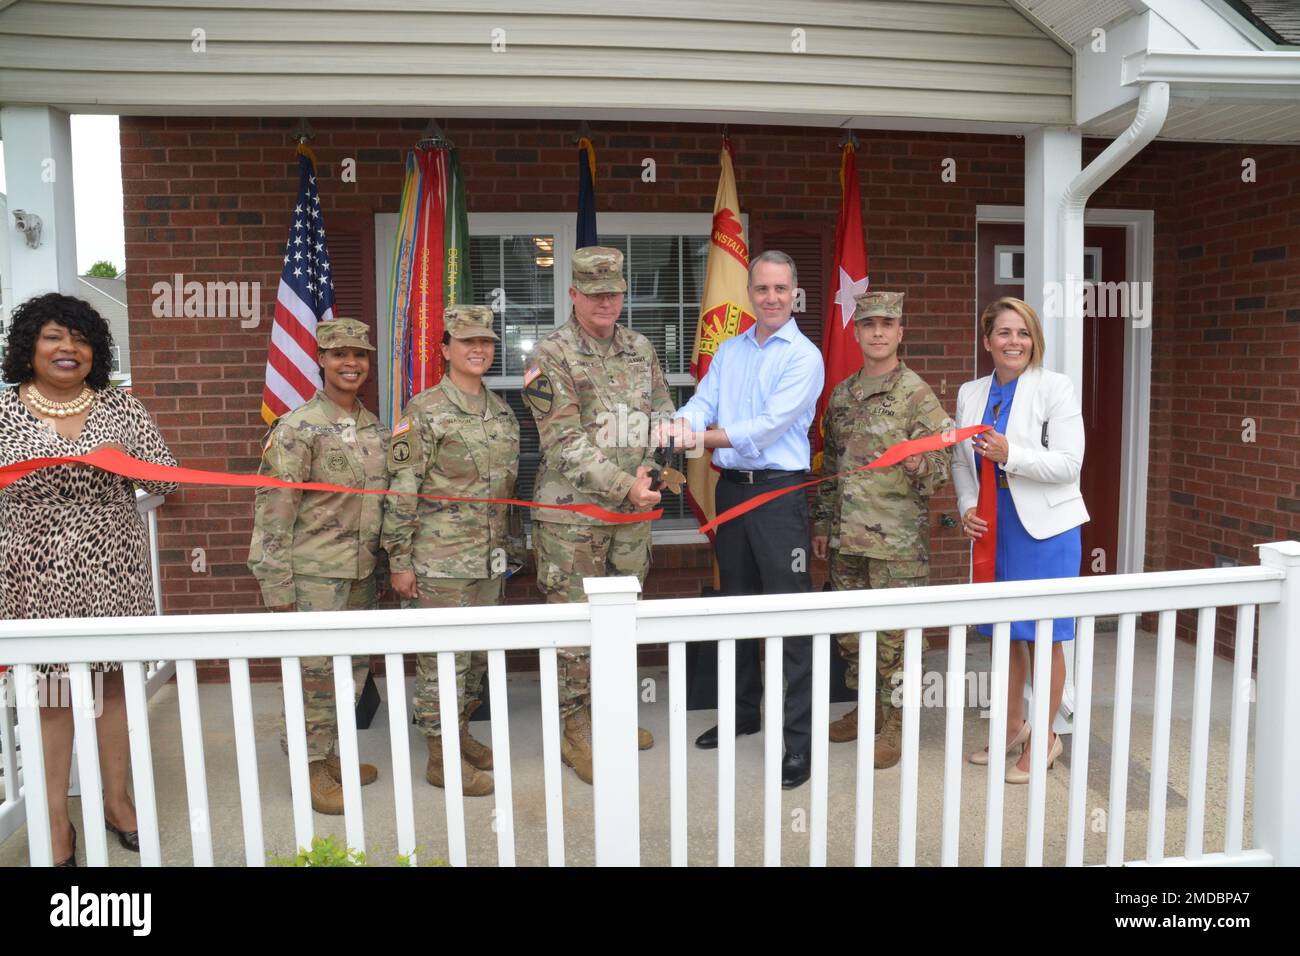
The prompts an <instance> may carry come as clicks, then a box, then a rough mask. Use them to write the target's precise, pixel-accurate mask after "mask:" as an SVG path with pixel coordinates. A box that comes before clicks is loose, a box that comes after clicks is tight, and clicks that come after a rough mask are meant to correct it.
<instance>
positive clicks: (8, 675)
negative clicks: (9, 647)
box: [0, 671, 19, 803]
mask: <svg viewBox="0 0 1300 956" xmlns="http://www.w3.org/2000/svg"><path fill="white" fill-rule="evenodd" d="M14 700H15V695H14V675H13V672H12V671H4V672H0V774H3V775H4V790H3V791H0V792H2V793H3V794H4V799H5V802H6V803H17V802H18V799H19V796H18V791H19V786H18V747H17V743H18V741H17V739H16V737H15V735H14V721H13V717H11V716H10V714H9V709H10V708H11V707H13V705H14Z"/></svg>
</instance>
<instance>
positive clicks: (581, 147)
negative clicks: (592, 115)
mask: <svg viewBox="0 0 1300 956" xmlns="http://www.w3.org/2000/svg"><path fill="white" fill-rule="evenodd" d="M594 245H598V243H597V241H596V147H595V146H593V145H591V140H589V139H588V138H587V137H585V136H583V137H582V138H581V139H579V140H578V242H577V245H575V246H574V248H575V249H585V248H586V247H587V246H594Z"/></svg>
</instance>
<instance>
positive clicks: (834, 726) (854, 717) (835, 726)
mask: <svg viewBox="0 0 1300 956" xmlns="http://www.w3.org/2000/svg"><path fill="white" fill-rule="evenodd" d="M857 739H858V709H857V708H856V707H854V708H853V709H852V710H851V711H849V712H848V713H847V714H845V715H844V716H843V717H841V718H840V719H839V720H833V721H831V743H833V744H845V743H848V742H849V741H850V740H857Z"/></svg>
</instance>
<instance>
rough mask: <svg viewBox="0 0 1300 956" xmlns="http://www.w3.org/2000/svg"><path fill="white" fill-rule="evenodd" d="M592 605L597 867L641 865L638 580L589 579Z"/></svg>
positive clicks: (592, 696) (587, 583)
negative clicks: (637, 634)
mask: <svg viewBox="0 0 1300 956" xmlns="http://www.w3.org/2000/svg"><path fill="white" fill-rule="evenodd" d="M582 586H583V588H584V590H586V592H587V601H588V603H589V604H590V605H591V753H592V776H593V778H594V786H595V794H594V797H595V810H596V865H597V866H639V865H640V863H641V800H640V782H639V777H638V773H637V722H636V712H637V702H638V701H639V700H640V694H639V692H638V691H639V687H638V684H637V673H636V648H637V643H636V602H637V595H638V594H639V593H640V592H641V585H640V583H639V582H638V581H637V579H636V578H633V577H620V578H586V579H585V580H584V581H583V582H582Z"/></svg>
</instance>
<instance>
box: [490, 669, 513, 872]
mask: <svg viewBox="0 0 1300 956" xmlns="http://www.w3.org/2000/svg"><path fill="white" fill-rule="evenodd" d="M487 658H488V686H489V687H491V689H492V774H493V779H494V783H495V789H494V790H493V793H494V794H495V795H496V815H495V817H494V818H493V824H494V826H495V827H496V831H497V866H514V865H515V803H514V791H513V789H512V785H511V777H510V699H509V692H508V690H507V688H506V652H505V651H488V652H487Z"/></svg>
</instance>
